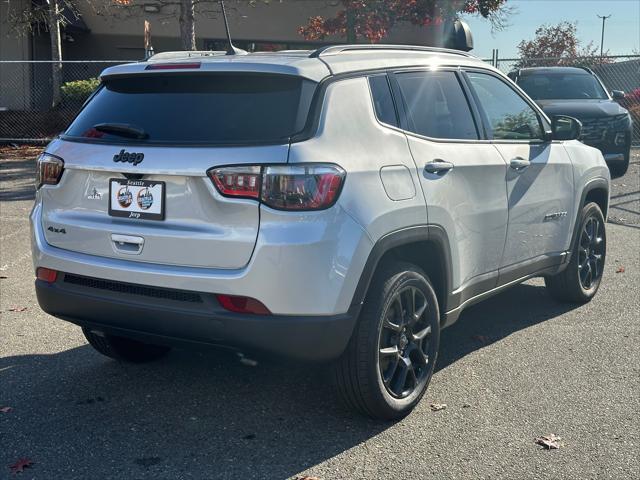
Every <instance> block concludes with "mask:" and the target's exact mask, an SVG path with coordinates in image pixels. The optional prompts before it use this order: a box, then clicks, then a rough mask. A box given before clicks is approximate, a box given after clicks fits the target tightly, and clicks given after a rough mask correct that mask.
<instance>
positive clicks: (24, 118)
mask: <svg viewBox="0 0 640 480" xmlns="http://www.w3.org/2000/svg"><path fill="white" fill-rule="evenodd" d="M58 63H60V65H61V66H62V84H61V88H60V93H61V101H60V102H59V103H58V104H57V105H56V106H55V107H52V103H53V74H52V72H53V68H54V65H57V64H58ZM121 63H123V62H122V61H102V60H100V61H93V60H83V61H63V62H51V61H28V62H27V61H3V60H0V142H23V143H43V142H46V141H48V140H50V139H52V138H53V137H55V136H56V135H57V134H58V133H60V132H61V131H63V130H64V129H65V128H66V127H67V126H68V125H69V123H70V122H71V121H72V120H73V119H74V118H75V116H76V115H77V114H78V112H79V111H80V108H81V107H82V104H83V103H84V101H85V100H86V98H87V97H88V96H89V95H90V94H91V92H92V91H93V90H94V89H95V88H96V86H97V85H98V76H99V75H100V72H102V71H103V70H104V69H105V68H107V67H111V66H113V65H117V64H121Z"/></svg>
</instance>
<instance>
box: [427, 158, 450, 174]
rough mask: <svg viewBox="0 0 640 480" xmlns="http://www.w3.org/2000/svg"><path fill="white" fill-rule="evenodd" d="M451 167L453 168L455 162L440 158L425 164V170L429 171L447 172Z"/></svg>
mask: <svg viewBox="0 0 640 480" xmlns="http://www.w3.org/2000/svg"><path fill="white" fill-rule="evenodd" d="M451 169H453V163H451V162H445V161H444V160H440V159H435V160H434V161H433V162H429V163H426V164H425V165H424V171H425V172H427V173H437V174H445V173H447V172H448V171H449V170H451Z"/></svg>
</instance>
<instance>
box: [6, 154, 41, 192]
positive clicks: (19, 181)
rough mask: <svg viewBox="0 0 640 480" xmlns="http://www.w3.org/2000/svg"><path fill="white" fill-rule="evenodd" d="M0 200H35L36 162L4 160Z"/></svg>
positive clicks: (30, 160)
mask: <svg viewBox="0 0 640 480" xmlns="http://www.w3.org/2000/svg"><path fill="white" fill-rule="evenodd" d="M0 178H2V182H3V185H2V188H0V200H2V201H5V202H6V201H19V200H32V199H34V198H35V195H36V189H35V185H34V180H35V162H34V161H33V160H32V159H29V160H3V161H2V162H0Z"/></svg>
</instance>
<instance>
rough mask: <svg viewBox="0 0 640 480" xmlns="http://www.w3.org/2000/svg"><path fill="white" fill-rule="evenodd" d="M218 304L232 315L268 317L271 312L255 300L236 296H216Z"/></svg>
mask: <svg viewBox="0 0 640 480" xmlns="http://www.w3.org/2000/svg"><path fill="white" fill-rule="evenodd" d="M216 298H217V299H218V302H219V303H220V305H221V306H222V308H224V309H225V310H229V311H230V312H234V313H250V314H252V315H270V314H271V312H270V311H269V309H268V308H267V307H265V306H264V305H263V304H262V303H261V302H259V301H258V300H256V299H255V298H250V297H239V296H236V295H216Z"/></svg>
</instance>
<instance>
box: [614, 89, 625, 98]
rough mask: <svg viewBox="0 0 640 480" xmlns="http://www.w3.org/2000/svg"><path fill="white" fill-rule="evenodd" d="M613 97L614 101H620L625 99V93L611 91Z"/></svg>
mask: <svg viewBox="0 0 640 480" xmlns="http://www.w3.org/2000/svg"><path fill="white" fill-rule="evenodd" d="M611 96H612V97H613V99H614V100H620V99H622V98H624V92H623V91H622V90H611Z"/></svg>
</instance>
